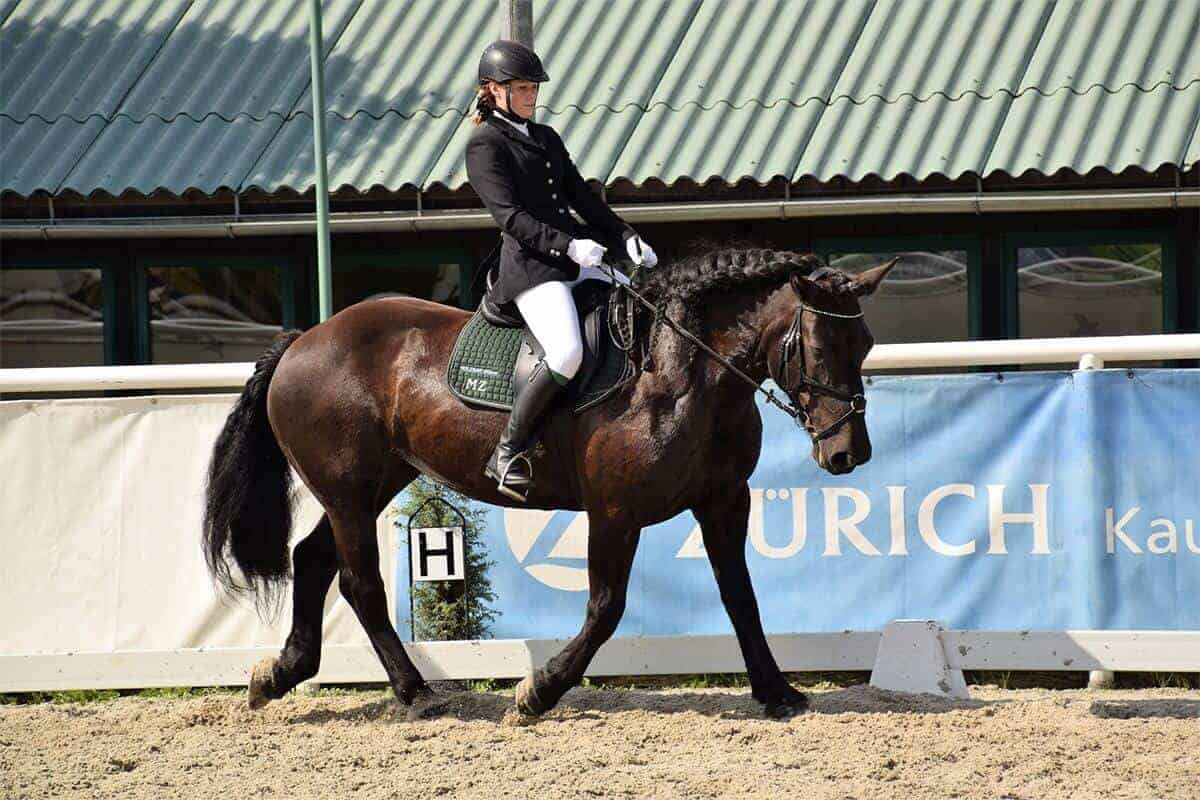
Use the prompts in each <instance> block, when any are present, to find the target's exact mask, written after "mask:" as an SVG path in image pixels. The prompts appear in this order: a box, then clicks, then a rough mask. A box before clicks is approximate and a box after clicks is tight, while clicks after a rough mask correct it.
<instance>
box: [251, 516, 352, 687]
mask: <svg viewBox="0 0 1200 800" xmlns="http://www.w3.org/2000/svg"><path fill="white" fill-rule="evenodd" d="M292 570H293V573H294V575H295V581H294V584H293V587H292V631H291V633H289V634H288V638H287V642H286V643H285V644H284V646H283V651H282V652H281V653H280V654H279V658H273V659H267V660H265V661H261V662H259V664H258V665H256V666H255V668H254V673H253V674H252V675H251V678H250V707H251V708H261V707H263V706H265V705H266V704H267V703H268V702H269V701H271V700H275V699H278V698H280V697H283V696H284V695H285V694H287V693H288V691H290V690H291V689H292V688H293V687H295V686H296V685H297V684H299V683H301V682H302V681H306V680H308V679H309V678H311V677H313V676H314V675H316V674H317V670H318V669H319V668H320V666H321V623H322V620H323V617H324V613H325V595H326V594H327V593H328V592H329V585H330V584H331V583H333V576H334V574H335V573H336V572H337V551H336V550H335V549H334V546H333V528H332V527H331V526H330V524H329V517H328V516H322V517H321V521H320V522H318V523H317V526H316V527H315V528H313V531H312V533H310V534H309V535H308V536H306V537H304V539H303V540H301V542H300V544H298V545H296V547H295V549H294V550H293V551H292Z"/></svg>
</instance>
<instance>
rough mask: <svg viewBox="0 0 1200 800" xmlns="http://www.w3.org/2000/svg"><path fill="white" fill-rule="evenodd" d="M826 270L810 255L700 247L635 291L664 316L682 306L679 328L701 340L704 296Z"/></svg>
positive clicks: (644, 276)
mask: <svg viewBox="0 0 1200 800" xmlns="http://www.w3.org/2000/svg"><path fill="white" fill-rule="evenodd" d="M822 266H824V265H823V263H822V262H821V260H820V259H819V258H818V257H817V256H815V255H812V254H811V253H799V252H795V251H792V250H771V249H768V248H761V247H743V246H732V247H731V246H729V245H728V244H725V245H724V246H720V245H716V244H713V243H711V242H708V241H701V242H697V243H695V244H694V245H693V248H692V253H691V254H689V255H684V256H682V257H680V258H677V259H673V260H671V261H670V262H663V263H660V264H659V265H658V266H657V267H655V268H654V269H651V270H643V271H642V272H640V273H639V274H638V276H637V279H636V280H635V281H634V288H635V289H637V290H638V291H639V292H640V293H641V294H642V295H643V296H645V297H646V299H647V300H650V301H651V302H652V303H654V304H655V305H657V306H659V307H660V308H662V309H664V310H665V309H666V308H668V307H669V306H670V305H671V304H672V302H673V301H676V300H677V301H679V302H680V303H681V304H682V307H683V309H684V317H683V319H681V320H679V322H680V323H681V324H683V325H684V326H685V327H686V328H688V329H689V330H691V331H692V332H693V333H696V334H697V335H702V334H703V331H702V330H701V319H702V317H701V314H700V310H701V308H702V307H703V304H704V299H705V297H706V296H708V295H710V294H713V293H715V292H718V291H720V290H725V289H734V288H743V287H750V286H764V287H765V286H777V285H779V284H780V283H782V282H783V281H784V280H785V279H786V278H787V276H788V275H790V274H791V273H793V272H799V273H800V274H802V275H809V274H811V273H813V272H814V271H816V270H817V269H819V268H821V267H822Z"/></svg>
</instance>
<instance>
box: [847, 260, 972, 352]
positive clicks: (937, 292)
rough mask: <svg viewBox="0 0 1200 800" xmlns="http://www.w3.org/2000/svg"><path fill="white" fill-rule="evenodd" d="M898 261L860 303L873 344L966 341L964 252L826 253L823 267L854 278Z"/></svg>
mask: <svg viewBox="0 0 1200 800" xmlns="http://www.w3.org/2000/svg"><path fill="white" fill-rule="evenodd" d="M896 256H900V257H901V261H900V263H899V264H897V265H896V266H895V267H894V268H893V269H892V271H891V272H889V273H888V276H887V277H886V278H885V279H884V281H883V283H882V284H880V286H879V289H877V290H876V292H875V294H873V295H871V296H870V297H867V298H864V299H863V301H862V305H863V311H864V313H865V314H866V317H867V324H868V325H870V327H871V335H872V336H874V337H875V341H876V342H878V343H880V344H884V343H895V342H948V341H960V340H963V339H968V338H970V335H971V323H970V314H969V310H968V309H969V303H968V293H967V292H968V286H967V275H968V272H969V258H968V252H967V250H965V249H963V250H896V251H878V250H872V251H870V252H848V253H837V252H834V253H830V254H829V256H828V258H829V265H830V266H831V267H836V268H837V269H840V270H841V271H842V272H845V273H848V274H852V275H857V274H858V273H860V272H865V271H866V270H869V269H871V268H873V267H877V266H879V265H880V264H883V263H885V262H886V261H888V260H889V259H891V258H894V257H896Z"/></svg>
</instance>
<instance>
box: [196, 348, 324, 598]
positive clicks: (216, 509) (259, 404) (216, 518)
mask: <svg viewBox="0 0 1200 800" xmlns="http://www.w3.org/2000/svg"><path fill="white" fill-rule="evenodd" d="M301 333H302V331H297V330H289V331H284V332H283V333H280V334H279V335H278V336H277V337H276V338H275V341H274V342H272V343H271V346H270V347H268V348H267V351H266V352H265V353H263V354H262V356H260V357H259V359H258V362H257V363H256V364H255V365H254V374H253V375H252V376H251V378H250V380H249V381H247V383H246V388H245V389H244V390H243V391H242V396H241V397H239V398H238V401H237V404H236V405H235V406H234V407H233V410H232V411H231V412H229V417H228V418H227V419H226V420H225V427H224V428H222V429H221V434H220V435H219V436H218V437H217V443H216V445H215V446H214V447H213V454H212V461H211V462H210V463H209V465H208V482H207V485H206V486H205V499H204V534H203V539H204V559H205V561H206V562H208V570H209V572H210V573H212V576H213V578H214V579H215V580H216V581H217V583H219V584H220V585H221V586H222V587H223V588H224V589H225V591H226V592H227V593H228V594H230V595H241V594H244V593H246V592H250V593H251V594H252V595H253V596H254V600H255V605H256V606H257V608H258V611H259V613H260V615H271V612H272V611H277V610H278V606H279V603H278V600H279V599H280V597H281V593H280V591H279V590H280V588H281V585H282V584H283V582H284V581H286V580H287V579H288V578H290V577H291V559H290V558H289V554H288V538H289V536H290V535H291V531H292V493H291V485H292V473H291V470H290V469H289V468H288V463H287V459H286V458H284V455H283V451H282V450H280V449H279V443H278V442H276V441H275V434H274V433H273V432H272V431H271V426H270V423H269V422H268V421H267V387H268V386H270V385H271V378H272V376H273V375H274V374H275V367H276V366H277V365H278V364H279V359H280V358H282V357H283V353H284V351H285V350H287V349H288V346H289V345H291V343H292V342H294V341H296V339H297V338H299V336H300V334H301ZM231 564H236V565H237V567H238V569H239V570H241V573H242V575H243V576H244V577H245V582H244V583H243V582H240V581H239V580H238V579H237V578H235V577H234V575H233V574H232V573H231V571H230V566H231Z"/></svg>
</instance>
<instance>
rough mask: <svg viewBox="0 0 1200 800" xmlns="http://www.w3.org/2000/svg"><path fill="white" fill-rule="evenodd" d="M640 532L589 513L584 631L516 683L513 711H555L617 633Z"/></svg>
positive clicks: (534, 712)
mask: <svg viewBox="0 0 1200 800" xmlns="http://www.w3.org/2000/svg"><path fill="white" fill-rule="evenodd" d="M641 533H642V531H641V529H640V528H637V527H633V526H631V525H629V524H628V523H621V522H617V521H614V520H608V519H604V518H600V517H599V516H598V515H596V514H589V515H588V589H589V592H590V594H589V597H588V606H587V617H586V618H585V619H584V623H583V629H582V630H581V631H580V632H579V634H578V635H577V636H576V637H575V638H574V639H572V640H571V641H570V642H569V643H568V644H567V646H566V647H564V648H563V649H562V652H560V653H559V654H558V655H556V656H554V658H552V659H550V660H549V661H548V662H546V666H545V667H543V668H542V669H538V670H535V671H534V673H533V675H530V676H528V677H526V678H525V679H524V680H523V681H521V682H520V683H519V684H518V685H517V693H516V694H517V697H516V702H517V710H518V711H519V712H521V713H522V714H527V715H530V714H541V713H542V712H544V711H547V710H549V709H551V708H553V707H554V705H555V704H556V703H557V702H558V701H559V700H560V699H561V698H562V696H563V695H564V694H566V692H567V690H568V689H570V688H571V687H572V686H574V685H575V684H577V683H579V681H580V680H581V679H582V678H583V673H584V672H585V671H586V670H587V666H588V664H590V663H591V661H592V657H593V656H594V655H596V651H597V650H599V649H600V645H602V644H604V643H605V642H607V641H608V640H609V637H611V636H612V635H613V633H614V632H615V631H616V630H617V625H618V623H620V621H621V615H622V614H624V613H625V595H626V591H627V589H628V587H629V571H630V569H632V567H633V556H634V554H635V553H636V552H637V546H638V541H639V540H640V538H641Z"/></svg>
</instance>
